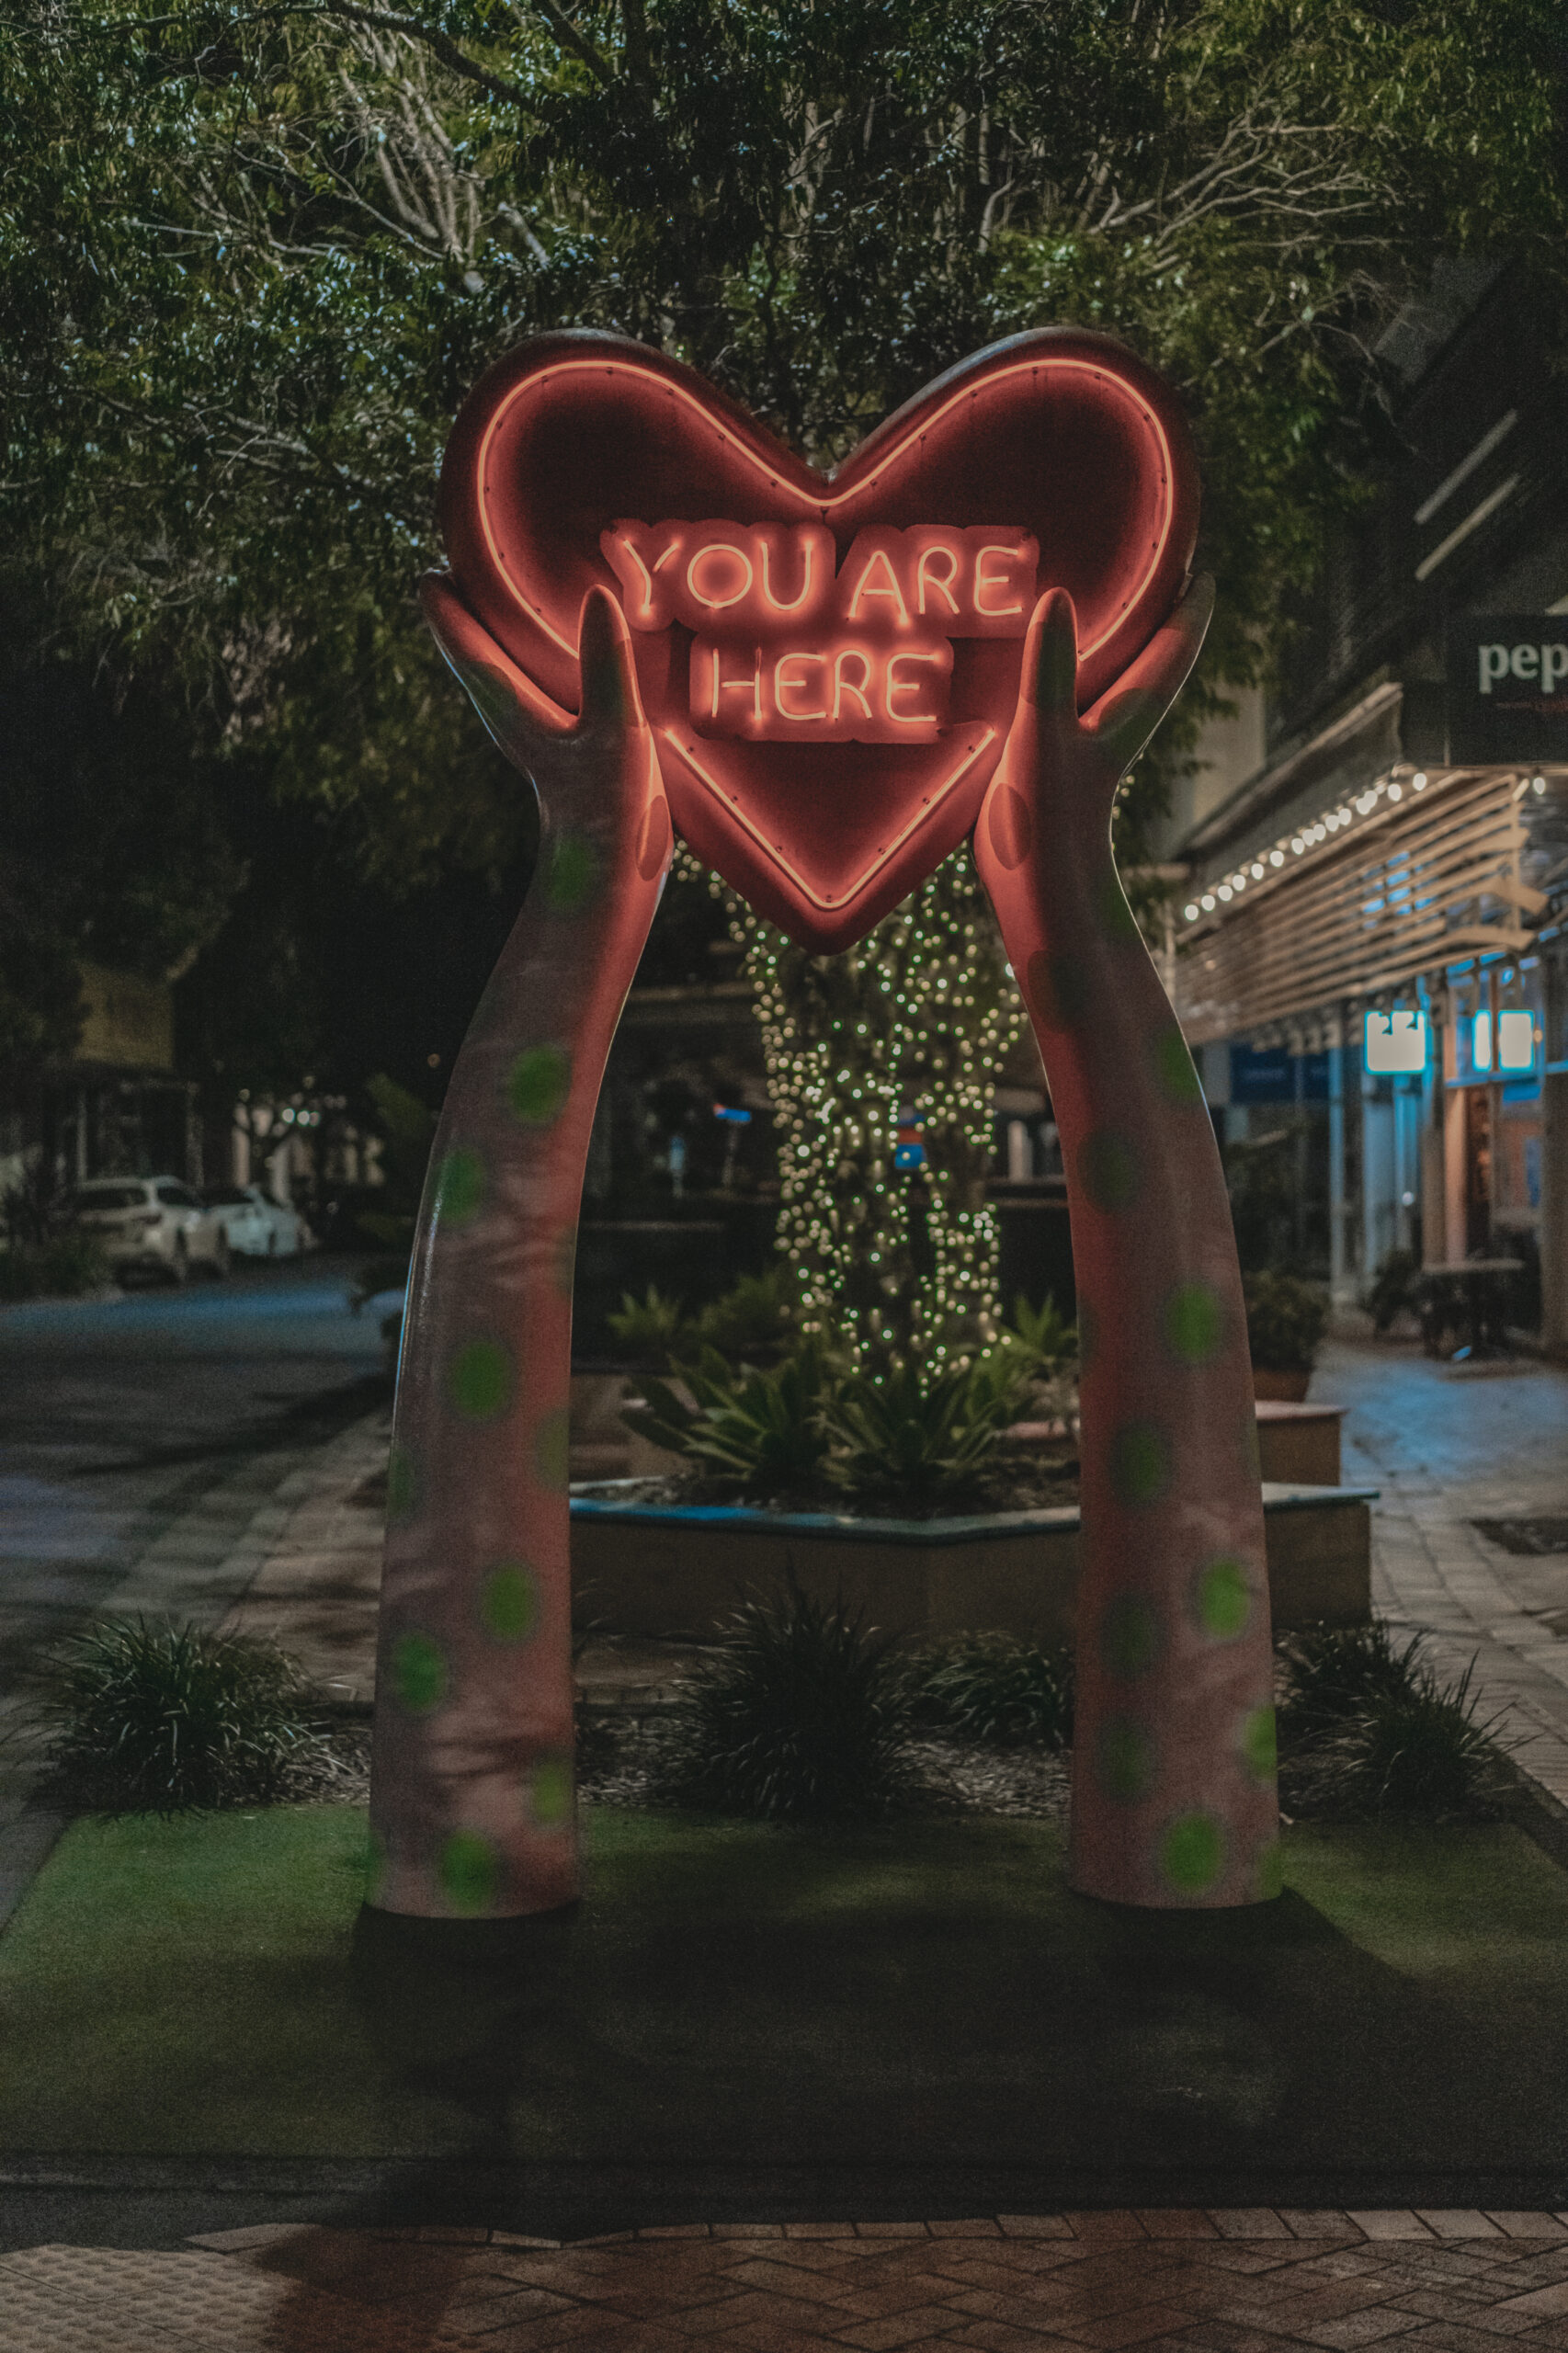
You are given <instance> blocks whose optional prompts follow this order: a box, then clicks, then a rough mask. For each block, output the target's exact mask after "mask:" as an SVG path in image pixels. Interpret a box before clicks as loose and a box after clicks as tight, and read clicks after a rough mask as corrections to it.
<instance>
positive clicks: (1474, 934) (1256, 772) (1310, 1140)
mask: <svg viewBox="0 0 1568 2353" xmlns="http://www.w3.org/2000/svg"><path fill="white" fill-rule="evenodd" d="M1383 357H1384V358H1385V361H1386V362H1387V364H1388V367H1389V370H1390V376H1391V381H1392V383H1393V384H1394V386H1395V387H1396V390H1395V395H1394V401H1393V417H1392V422H1393V430H1394V436H1395V452H1394V455H1393V457H1392V461H1391V463H1390V465H1389V468H1388V472H1387V478H1386V482H1385V485H1384V490H1383V494H1382V495H1381V497H1380V499H1379V500H1378V502H1377V504H1376V506H1374V507H1373V508H1371V509H1369V512H1368V514H1367V516H1366V517H1365V519H1364V520H1362V521H1361V522H1360V523H1359V524H1358V527H1357V529H1354V530H1350V531H1346V533H1345V534H1344V535H1343V536H1342V538H1341V540H1340V541H1339V543H1338V544H1337V546H1336V547H1335V550H1334V551H1333V553H1332V557H1331V560H1330V562H1329V563H1328V566H1327V568H1326V574H1325V577H1324V581H1323V583H1322V585H1321V588H1320V592H1319V594H1318V596H1317V597H1316V598H1315V599H1314V602H1313V605H1312V610H1311V613H1310V615H1309V617H1308V619H1307V621H1306V624H1305V626H1304V627H1303V628H1302V630H1301V634H1300V637H1299V639H1298V641H1297V643H1296V645H1295V646H1294V648H1293V650H1292V653H1291V654H1290V658H1289V660H1288V663H1287V665H1286V673H1285V676H1284V679H1283V682H1282V685H1281V688H1280V690H1279V691H1278V693H1277V694H1276V695H1275V696H1274V697H1273V698H1271V699H1268V700H1267V702H1266V701H1265V699H1263V698H1261V697H1252V698H1249V699H1248V700H1247V701H1246V703H1245V704H1244V707H1243V709H1242V710H1241V712H1240V713H1239V715H1238V718H1237V719H1236V721H1235V722H1233V723H1232V724H1230V725H1229V726H1228V727H1227V728H1225V729H1222V730H1218V731H1215V732H1214V733H1213V735H1212V738H1211V740H1210V742H1209V743H1208V744H1207V745H1205V747H1204V749H1205V752H1206V753H1207V754H1208V755H1209V765H1208V767H1206V768H1204V769H1200V770H1199V774H1198V776H1197V777H1196V778H1195V779H1194V782H1193V785H1192V787H1191V788H1190V789H1189V790H1188V793H1187V803H1186V806H1185V807H1184V808H1183V809H1181V810H1180V811H1178V813H1177V817H1176V823H1175V824H1174V825H1173V827H1172V831H1171V836H1170V837H1169V838H1168V840H1167V844H1166V846H1165V856H1166V858H1168V859H1171V860H1174V861H1176V863H1177V865H1178V868H1179V870H1181V871H1182V872H1184V874H1185V878H1186V879H1185V887H1184V888H1183V887H1180V886H1178V892H1177V899H1176V909H1175V915H1174V936H1173V939H1172V947H1173V950H1174V957H1173V964H1174V972H1175V983H1176V1002H1177V1009H1178V1011H1179V1013H1180V1016H1181V1019H1182V1022H1183V1026H1184V1028H1185V1029H1186V1031H1187V1037H1188V1040H1189V1041H1190V1042H1191V1043H1192V1045H1193V1046H1194V1048H1195V1050H1196V1051H1198V1054H1199V1063H1200V1067H1201V1069H1202V1071H1203V1074H1204V1081H1205V1088H1206V1092H1207V1094H1208V1096H1209V1099H1210V1104H1211V1105H1212V1107H1213V1108H1214V1110H1215V1114H1216V1118H1217V1121H1218V1122H1219V1124H1220V1125H1221V1132H1222V1134H1223V1135H1224V1137H1225V1140H1226V1142H1227V1146H1228V1149H1229V1154H1230V1156H1231V1158H1232V1161H1233V1168H1234V1169H1236V1170H1238V1171H1239V1172H1240V1182H1239V1183H1238V1186H1237V1194H1238V1227H1239V1229H1240V1227H1241V1226H1242V1224H1243V1222H1244V1216H1245V1215H1247V1214H1252V1213H1256V1222H1257V1226H1258V1236H1255V1237H1254V1238H1255V1240H1256V1239H1258V1237H1259V1236H1261V1237H1263V1238H1262V1240H1261V1241H1260V1244H1259V1246H1260V1247H1265V1246H1266V1247H1267V1255H1269V1256H1273V1257H1274V1258H1275V1259H1276V1260H1281V1261H1284V1262H1287V1263H1294V1264H1296V1265H1298V1266H1300V1267H1301V1268H1302V1270H1304V1271H1308V1272H1313V1273H1317V1274H1320V1275H1321V1276H1323V1277H1324V1278H1325V1279H1328V1280H1329V1282H1330V1283H1331V1285H1332V1288H1333V1290H1334V1292H1335V1296H1336V1297H1337V1298H1339V1299H1341V1300H1347V1299H1352V1298H1354V1297H1356V1296H1357V1295H1358V1293H1359V1292H1361V1291H1362V1290H1364V1289H1365V1287H1366V1285H1367V1284H1368V1282H1369V1279H1371V1277H1372V1276H1373V1275H1374V1274H1375V1272H1376V1271H1377V1269H1378V1268H1379V1267H1381V1265H1382V1264H1383V1263H1384V1262H1385V1261H1386V1260H1387V1258H1388V1257H1389V1255H1390V1254H1391V1252H1393V1251H1396V1250H1407V1251H1410V1252H1413V1253H1414V1254H1415V1255H1416V1256H1418V1257H1419V1258H1420V1259H1421V1261H1422V1262H1423V1263H1424V1264H1426V1265H1427V1266H1437V1265H1443V1264H1448V1263H1450V1262H1453V1261H1457V1260H1460V1259H1464V1258H1467V1257H1475V1256H1505V1257H1508V1258H1511V1259H1515V1260H1517V1262H1518V1263H1519V1266H1520V1267H1521V1269H1522V1271H1521V1273H1520V1274H1519V1276H1518V1277H1517V1279H1516V1280H1515V1283H1514V1304H1513V1314H1514V1318H1515V1320H1516V1321H1517V1323H1519V1324H1523V1325H1526V1326H1527V1327H1533V1328H1536V1329H1539V1330H1540V1333H1541V1335H1542V1336H1543V1338H1544V1340H1545V1341H1546V1343H1547V1344H1548V1345H1550V1346H1551V1347H1553V1348H1555V1349H1568V402H1565V392H1568V385H1565V381H1564V375H1563V369H1562V353H1561V352H1560V351H1557V350H1555V349H1553V347H1552V346H1551V338H1549V337H1548V336H1547V335H1545V334H1544V332H1543V331H1542V329H1541V328H1540V324H1539V323H1538V322H1537V320H1536V319H1535V317H1534V316H1533V315H1532V310H1531V305H1530V303H1529V301H1528V299H1527V297H1526V296H1525V294H1524V292H1523V290H1522V289H1521V288H1520V286H1519V285H1518V284H1517V282H1516V281H1515V280H1513V279H1512V278H1510V277H1509V276H1508V275H1507V274H1506V273H1504V274H1491V273H1484V272H1478V271H1459V270H1453V271H1450V272H1449V273H1447V274H1446V275H1444V276H1442V277H1440V278H1438V280H1437V283H1436V285H1435V288H1434V292H1433V297H1432V300H1431V301H1430V302H1428V303H1426V304H1423V305H1421V306H1418V307H1413V308H1412V310H1411V311H1409V312H1407V313H1405V314H1404V315H1403V317H1402V319H1401V320H1400V321H1399V322H1398V323H1396V325H1395V327H1394V328H1393V329H1392V330H1391V332H1390V334H1389V335H1388V336H1386V337H1385V338H1384V346H1383ZM1270 1172H1271V1173H1270ZM1249 1203H1250V1204H1251V1205H1252V1208H1251V1211H1248V1209H1247V1205H1248V1204H1249ZM1270 1220H1272V1229H1271V1232H1267V1233H1266V1229H1269V1225H1270ZM1244 1248H1245V1242H1244Z"/></svg>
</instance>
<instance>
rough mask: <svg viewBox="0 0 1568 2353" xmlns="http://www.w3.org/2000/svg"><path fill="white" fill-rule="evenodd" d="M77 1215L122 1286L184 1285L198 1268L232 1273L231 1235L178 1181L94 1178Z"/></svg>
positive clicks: (77, 1199)
mask: <svg viewBox="0 0 1568 2353" xmlns="http://www.w3.org/2000/svg"><path fill="white" fill-rule="evenodd" d="M71 1213H72V1216H73V1218H74V1221H75V1222H76V1224H77V1225H78V1226H80V1227H81V1229H82V1231H83V1233H90V1234H91V1235H92V1237H93V1239H94V1241H95V1242H97V1243H98V1244H99V1245H100V1246H101V1247H102V1249H103V1252H104V1255H105V1256H106V1257H107V1258H108V1262H109V1265H110V1267H112V1268H113V1270H114V1273H115V1275H116V1276H117V1277H118V1279H119V1280H120V1281H121V1282H124V1281H126V1280H128V1279H129V1278H130V1277H131V1275H135V1274H143V1275H155V1276H158V1277H160V1278H161V1279H163V1280H164V1281H165V1282H169V1283H183V1282H184V1280H185V1279H186V1277H187V1275H188V1274H189V1273H190V1272H191V1271H192V1269H193V1268H196V1267H199V1268H200V1269H201V1271H202V1273H204V1274H208V1275H211V1276H212V1277H213V1278H214V1279H216V1278H217V1277H218V1276H219V1275H226V1274H227V1273H228V1271H229V1240H228V1236H227V1234H226V1233H224V1231H223V1228H222V1225H221V1224H220V1223H219V1222H218V1221H217V1219H215V1218H213V1217H211V1216H210V1215H209V1213H208V1211H206V1209H205V1208H204V1207H203V1205H202V1202H201V1199H200V1197H199V1195H198V1194H196V1193H193V1192H192V1190H191V1188H190V1187H189V1186H188V1185H182V1184H181V1183H180V1181H179V1179H178V1177H177V1176H95V1177H92V1178H90V1179H89V1181H88V1182H87V1183H86V1184H85V1185H79V1186H78V1187H77V1188H76V1191H75V1193H74V1196H73V1198H72V1203H71Z"/></svg>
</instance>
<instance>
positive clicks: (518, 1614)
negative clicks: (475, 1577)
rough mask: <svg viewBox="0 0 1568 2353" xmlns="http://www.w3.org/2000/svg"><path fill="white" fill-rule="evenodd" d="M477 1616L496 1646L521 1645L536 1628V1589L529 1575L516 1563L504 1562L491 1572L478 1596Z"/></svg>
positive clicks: (518, 1562)
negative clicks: (505, 1644)
mask: <svg viewBox="0 0 1568 2353" xmlns="http://www.w3.org/2000/svg"><path fill="white" fill-rule="evenodd" d="M479 1614H480V1617H481V1618H482V1620H483V1622H484V1628H485V1631H486V1632H487V1633H491V1634H494V1637H495V1639H496V1641H497V1642H498V1643H525V1642H527V1640H528V1636H529V1635H530V1634H531V1633H532V1632H533V1631H534V1628H535V1627H536V1626H537V1625H538V1624H539V1588H538V1586H536V1585H535V1583H534V1579H533V1573H532V1571H531V1570H529V1569H526V1568H524V1566H523V1564H522V1563H521V1562H520V1561H506V1562H504V1563H502V1565H501V1567H500V1568H498V1569H492V1570H491V1572H490V1574H489V1575H488V1576H487V1577H486V1578H485V1580H484V1590H483V1594H482V1595H481V1596H480V1602H479Z"/></svg>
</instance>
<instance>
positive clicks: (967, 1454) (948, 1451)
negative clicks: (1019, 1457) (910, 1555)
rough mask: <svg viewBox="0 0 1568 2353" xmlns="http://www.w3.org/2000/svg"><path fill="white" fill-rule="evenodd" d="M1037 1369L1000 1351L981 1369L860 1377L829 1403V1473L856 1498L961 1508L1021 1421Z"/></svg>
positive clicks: (913, 1368) (977, 1365)
mask: <svg viewBox="0 0 1568 2353" xmlns="http://www.w3.org/2000/svg"><path fill="white" fill-rule="evenodd" d="M1029 1376H1030V1368H1029V1366H1028V1365H1027V1364H1023V1363H1019V1362H1017V1361H1016V1360H1013V1359H1011V1358H1009V1357H1008V1356H1007V1354H1006V1352H1005V1351H1003V1350H1000V1349H998V1350H996V1351H994V1353H993V1354H992V1355H991V1356H989V1357H982V1358H978V1359H977V1360H976V1361H975V1362H974V1363H973V1364H969V1365H955V1366H949V1367H945V1368H941V1369H938V1370H927V1369H926V1367H925V1366H922V1365H918V1364H906V1365H904V1366H903V1367H901V1369H900V1370H898V1371H897V1372H893V1373H889V1374H888V1375H886V1377H885V1378H883V1379H881V1380H878V1379H876V1378H875V1377H873V1376H872V1375H871V1374H869V1373H865V1372H857V1373H851V1374H849V1375H848V1376H847V1377H846V1379H845V1380H843V1381H841V1382H840V1383H839V1384H838V1387H837V1389H836V1391H835V1392H834V1394H833V1395H832V1396H831V1397H829V1398H828V1399H826V1400H825V1401H824V1406H823V1427H824V1430H825V1431H826V1434H827V1438H828V1440H829V1442H830V1445H831V1449H832V1451H831V1453H830V1455H829V1458H828V1463H827V1470H828V1473H829V1476H830V1477H831V1478H832V1479H833V1480H834V1481H835V1483H836V1484H837V1485H839V1486H841V1487H843V1488H845V1489H846V1491H847V1492H848V1494H850V1495H853V1496H855V1497H856V1498H857V1499H858V1500H865V1499H873V1500H874V1499H878V1498H881V1499H890V1498H891V1499H892V1500H894V1501H898V1502H903V1503H912V1504H929V1503H935V1502H937V1501H938V1500H945V1501H949V1502H950V1501H953V1500H954V1499H956V1498H958V1497H960V1496H962V1495H966V1494H971V1493H972V1492H973V1490H974V1488H975V1486H976V1485H977V1484H978V1483H979V1480H980V1477H981V1474H982V1473H983V1472H984V1471H985V1469H986V1468H987V1467H988V1465H989V1464H990V1462H991V1461H992V1458H993V1457H994V1454H995V1452H996V1449H997V1446H998V1444H999V1442H1000V1440H1001V1437H1002V1433H1003V1431H1004V1430H1005V1429H1006V1427H1007V1426H1008V1424H1009V1423H1010V1422H1012V1421H1014V1420H1016V1419H1017V1411H1018V1407H1019V1404H1020V1403H1021V1401H1022V1397H1023V1393H1024V1391H1025V1389H1026V1388H1027V1386H1028V1380H1029Z"/></svg>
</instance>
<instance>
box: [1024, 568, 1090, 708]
mask: <svg viewBox="0 0 1568 2353" xmlns="http://www.w3.org/2000/svg"><path fill="white" fill-rule="evenodd" d="M1018 701H1019V703H1020V705H1021V704H1024V703H1028V704H1029V705H1031V707H1032V708H1033V709H1034V710H1040V711H1044V712H1046V713H1047V714H1048V715H1049V716H1050V717H1051V718H1053V719H1067V720H1072V721H1076V719H1077V716H1078V617H1077V615H1076V613H1075V612H1074V609H1073V599H1072V597H1070V596H1069V595H1068V594H1067V591H1066V589H1065V588H1048V589H1047V590H1046V592H1045V595H1044V596H1043V597H1041V598H1040V602H1039V604H1038V605H1037V606H1036V607H1035V608H1034V614H1033V617H1032V619H1031V620H1030V621H1029V628H1028V636H1027V637H1026V638H1025V640H1024V660H1023V667H1022V670H1021V672H1020V675H1019V678H1018Z"/></svg>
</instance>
